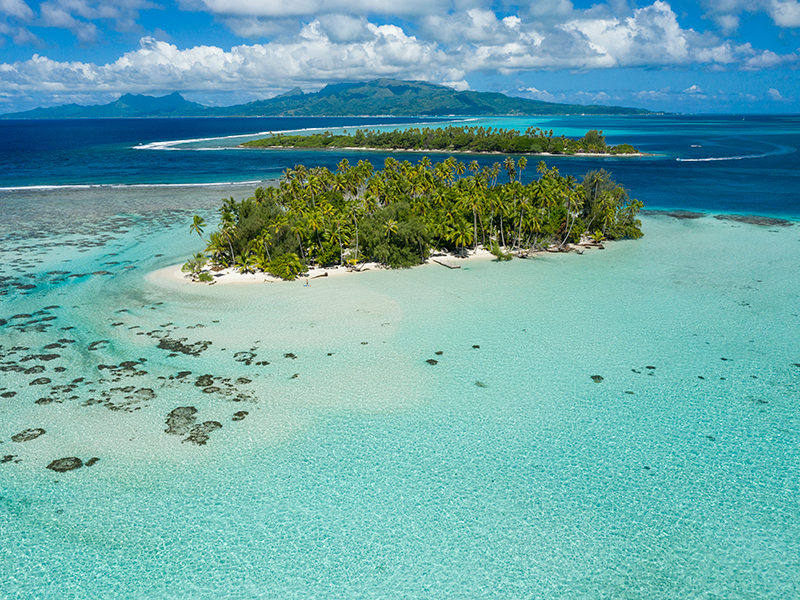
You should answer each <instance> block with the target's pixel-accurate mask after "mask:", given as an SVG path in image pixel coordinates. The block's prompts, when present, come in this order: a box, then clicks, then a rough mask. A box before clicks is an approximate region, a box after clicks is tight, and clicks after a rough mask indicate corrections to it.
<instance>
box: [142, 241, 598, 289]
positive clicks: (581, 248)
mask: <svg viewBox="0 0 800 600" xmlns="http://www.w3.org/2000/svg"><path fill="white" fill-rule="evenodd" d="M604 248H605V247H604V245H603V244H602V243H596V242H588V241H587V242H581V243H579V244H566V245H565V246H564V247H563V248H557V247H556V246H550V247H549V248H544V249H537V250H528V251H526V252H524V254H522V255H515V258H521V259H526V258H530V257H532V256H535V255H537V254H542V255H544V254H569V253H572V252H576V253H578V254H583V253H584V252H585V251H586V250H589V249H595V250H603V249H604ZM478 260H496V259H495V256H494V255H493V254H492V253H491V252H489V251H488V250H486V249H485V248H483V247H479V248H478V250H477V251H475V252H470V253H469V254H468V255H467V256H457V255H454V254H451V253H439V254H433V255H431V256H430V257H429V258H428V259H427V260H426V261H425V262H424V263H421V264H419V265H415V267H423V266H429V265H430V266H432V265H437V266H441V267H444V268H447V269H460V268H461V266H462V264H464V263H468V262H474V261H478ZM182 266H183V265H181V264H175V265H170V266H169V267H164V268H162V269H158V270H156V271H153V272H151V273H150V274H149V275H148V277H151V278H154V279H157V280H164V279H168V280H171V281H176V280H177V281H181V282H183V283H187V284H200V283H201V282H199V281H194V280H192V276H191V274H189V273H184V272H183V271H181V267H182ZM415 267H411V268H415ZM390 270H392V269H391V268H390V267H387V266H385V265H382V264H380V263H377V262H372V261H370V262H365V263H360V264H359V266H358V268H356V267H348V266H343V265H337V266H334V267H314V268H312V269H309V270H308V271H307V272H306V273H303V274H301V275H298V277H297V278H296V279H293V280H284V279H281V278H279V277H276V276H274V275H270V274H269V273H265V272H263V271H258V272H255V273H241V272H240V271H238V270H236V269H234V268H231V267H225V268H224V269H220V270H218V271H214V270H212V269H208V268H205V269H203V271H202V272H204V273H209V274H210V275H211V276H212V277H213V278H214V281H212V282H210V283H205V284H204V285H209V286H211V285H216V284H221V285H230V284H245V283H246V284H251V283H297V282H305V281H306V280H308V283H309V285H310V284H311V281H312V280H315V279H325V278H327V277H342V276H345V275H351V274H355V273H365V272H368V271H390ZM303 285H305V283H303Z"/></svg>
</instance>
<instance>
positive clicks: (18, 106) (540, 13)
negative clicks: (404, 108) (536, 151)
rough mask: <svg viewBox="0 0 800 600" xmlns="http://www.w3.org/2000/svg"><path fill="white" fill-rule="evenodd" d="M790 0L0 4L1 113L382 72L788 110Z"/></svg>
mask: <svg viewBox="0 0 800 600" xmlns="http://www.w3.org/2000/svg"><path fill="white" fill-rule="evenodd" d="M799 76H800V0H696V1H694V2H690V1H688V0H654V1H650V0H642V1H637V0H605V1H600V2H596V3H595V2H590V1H584V0H573V1H570V0H546V1H542V0H529V1H528V2H525V3H519V2H516V3H515V2H504V1H496V2H492V1H490V0H400V1H398V0H44V1H41V2H36V1H35V0H0V113H6V112H12V111H19V110H27V109H30V108H34V107H36V106H53V105H59V104H65V103H70V102H75V103H78V104H102V103H106V102H111V101H114V100H116V99H117V98H118V97H119V96H120V95H122V94H125V93H134V94H148V95H156V96H158V95H164V94H168V93H171V92H174V91H178V92H180V93H181V94H182V95H183V96H184V97H185V98H187V99H188V100H193V101H195V102H200V103H203V104H207V105H216V106H227V105H231V104H239V103H243V102H249V101H252V100H259V99H264V98H269V97H272V96H275V95H277V94H280V93H283V92H285V91H287V90H290V89H292V88H294V87H295V86H299V87H300V88H301V89H303V90H304V91H306V92H313V91H317V90H319V89H321V88H322V87H323V86H325V85H326V84H328V83H336V82H342V81H367V80H371V79H377V78H381V77H389V78H393V79H405V80H424V81H429V82H431V83H438V84H444V85H448V86H450V87H454V88H456V89H470V90H475V91H492V92H502V93H505V94H508V95H511V96H520V97H525V98H533V99H538V100H546V101H551V102H567V103H578V104H606V105H615V106H636V107H640V108H647V109H650V110H655V111H668V112H682V113H751V114H752V113H798V112H800V110H799V108H800V77H799Z"/></svg>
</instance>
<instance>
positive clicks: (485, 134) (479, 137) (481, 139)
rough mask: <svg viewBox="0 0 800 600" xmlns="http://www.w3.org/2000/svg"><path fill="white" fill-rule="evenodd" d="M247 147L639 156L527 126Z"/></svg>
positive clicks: (329, 137) (303, 139)
mask: <svg viewBox="0 0 800 600" xmlns="http://www.w3.org/2000/svg"><path fill="white" fill-rule="evenodd" d="M242 146H243V147H246V148H271V147H282V148H286V147H289V148H375V149H379V150H417V151H420V152H422V151H429V150H438V151H445V152H500V153H503V154H522V153H526V154H527V153H531V154H538V153H550V154H579V153H590V154H596V153H601V154H638V153H639V151H638V150H636V149H635V148H634V147H633V146H631V145H630V144H622V145H620V146H608V145H607V144H606V140H605V137H603V132H602V131H597V130H592V131H589V132H588V133H587V134H586V135H585V136H583V137H582V138H580V139H577V140H576V139H571V138H568V137H566V136H563V135H562V136H558V137H553V130H552V129H551V130H550V131H544V130H542V129H539V128H538V127H529V128H528V129H527V131H525V133H524V134H522V133H520V132H519V130H517V129H494V128H492V127H488V128H485V127H443V128H442V127H440V128H437V129H430V128H427V127H426V128H424V129H419V128H414V127H411V128H408V129H395V130H392V131H373V130H368V129H367V130H361V129H357V130H356V132H355V133H354V134H353V135H348V134H347V132H346V131H345V132H344V134H341V135H333V134H331V133H330V132H327V131H326V132H325V133H315V134H311V135H282V134H277V135H273V136H272V137H268V138H264V139H260V140H253V141H251V142H245V143H244V144H242Z"/></svg>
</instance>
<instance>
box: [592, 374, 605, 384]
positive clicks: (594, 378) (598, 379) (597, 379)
mask: <svg viewBox="0 0 800 600" xmlns="http://www.w3.org/2000/svg"><path fill="white" fill-rule="evenodd" d="M592 381H594V382H595V383H600V382H601V381H603V376H602V375H592Z"/></svg>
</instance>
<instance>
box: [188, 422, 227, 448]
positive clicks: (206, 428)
mask: <svg viewBox="0 0 800 600" xmlns="http://www.w3.org/2000/svg"><path fill="white" fill-rule="evenodd" d="M221 428H222V423H219V422H218V421H206V422H205V423H201V424H200V425H195V426H194V427H192V429H191V431H190V432H189V436H188V437H187V438H186V439H185V440H183V441H184V442H192V443H193V444H197V445H198V446H205V445H206V442H207V441H208V434H210V433H211V432H212V431H216V430H217V429H221Z"/></svg>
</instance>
